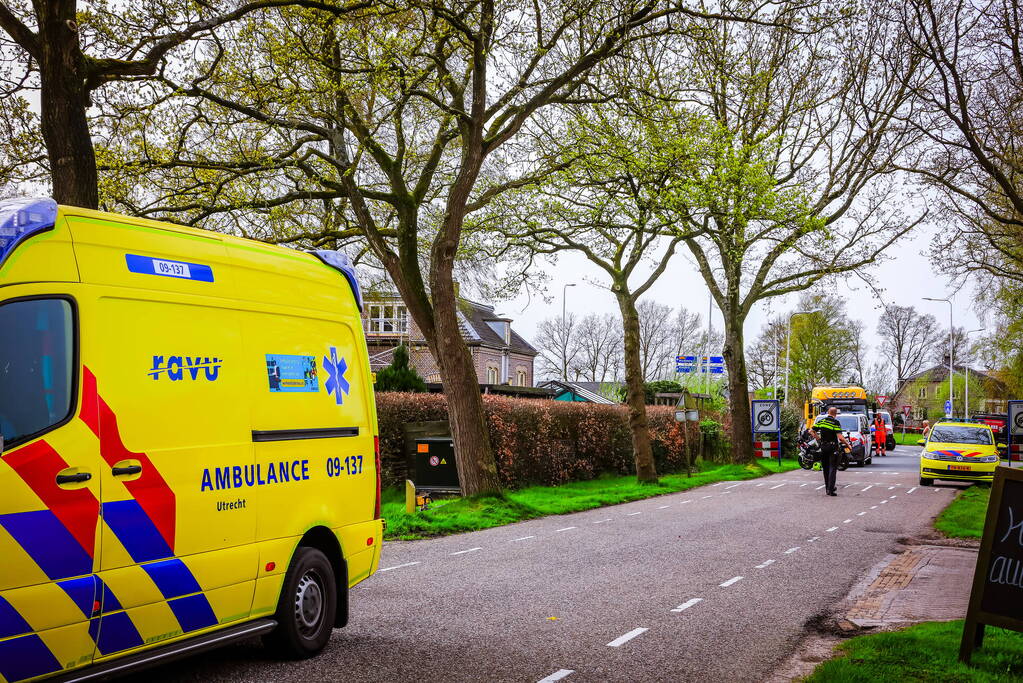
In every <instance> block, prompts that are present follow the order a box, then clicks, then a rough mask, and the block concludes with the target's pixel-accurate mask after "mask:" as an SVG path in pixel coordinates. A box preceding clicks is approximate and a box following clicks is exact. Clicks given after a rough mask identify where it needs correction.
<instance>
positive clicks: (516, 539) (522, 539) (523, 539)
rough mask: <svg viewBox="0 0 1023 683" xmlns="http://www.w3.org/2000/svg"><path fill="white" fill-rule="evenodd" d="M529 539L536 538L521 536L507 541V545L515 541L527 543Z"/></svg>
mask: <svg viewBox="0 0 1023 683" xmlns="http://www.w3.org/2000/svg"><path fill="white" fill-rule="evenodd" d="M531 538H536V536H523V537H522V538H513V539H512V540H511V541H509V543H514V542H515V541H528V540H529V539H531Z"/></svg>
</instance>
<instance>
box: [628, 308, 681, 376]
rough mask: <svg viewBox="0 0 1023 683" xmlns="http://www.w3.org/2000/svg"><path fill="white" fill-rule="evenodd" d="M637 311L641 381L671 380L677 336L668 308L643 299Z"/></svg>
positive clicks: (670, 311)
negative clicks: (642, 379) (641, 370)
mask: <svg viewBox="0 0 1023 683" xmlns="http://www.w3.org/2000/svg"><path fill="white" fill-rule="evenodd" d="M636 312H637V313H638V314H639V350H640V366H641V367H642V368H643V378H644V379H645V380H646V381H647V382H652V381H654V380H658V379H667V378H670V377H673V376H674V374H675V356H676V355H677V354H676V352H675V349H676V348H677V347H676V345H675V342H676V339H677V335H676V329H675V324H674V323H675V320H674V319H673V318H672V310H671V306H668V305H667V304H662V303H659V302H657V301H653V300H651V299H646V300H644V301H640V302H639V303H638V304H637V305H636ZM669 368H670V374H669Z"/></svg>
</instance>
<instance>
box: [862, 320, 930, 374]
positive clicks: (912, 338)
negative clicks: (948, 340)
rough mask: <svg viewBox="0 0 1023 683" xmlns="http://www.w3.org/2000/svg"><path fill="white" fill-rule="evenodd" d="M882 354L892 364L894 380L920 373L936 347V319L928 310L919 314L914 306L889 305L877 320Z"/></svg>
mask: <svg viewBox="0 0 1023 683" xmlns="http://www.w3.org/2000/svg"><path fill="white" fill-rule="evenodd" d="M877 334H878V336H879V337H880V338H881V354H882V356H883V357H884V359H885V360H886V361H887V362H888V363H890V364H891V367H892V369H893V370H894V372H895V379H896V381H897V382H901V381H902V380H903V378H906V377H910V376H912V375H915V374H916V373H918V372H920V371H921V370H923V369H924V367H925V366H926V364H927V362H928V360H930V359H931V358H932V355H933V353H934V349H935V348H937V346H938V336H939V335H940V329H939V327H938V321H937V320H936V319H935V317H934V316H933V315H931V314H929V313H918V312H917V310H916V309H915V308H914V307H913V306H898V305H890V306H888V307H887V308H886V309H885V312H884V314H883V315H882V316H881V319H880V320H878V323H877Z"/></svg>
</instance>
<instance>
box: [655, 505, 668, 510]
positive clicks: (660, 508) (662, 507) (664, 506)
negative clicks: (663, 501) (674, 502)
mask: <svg viewBox="0 0 1023 683" xmlns="http://www.w3.org/2000/svg"><path fill="white" fill-rule="evenodd" d="M670 507H671V506H670V505H662V506H661V507H659V508H657V509H658V510H663V509H665V508H670Z"/></svg>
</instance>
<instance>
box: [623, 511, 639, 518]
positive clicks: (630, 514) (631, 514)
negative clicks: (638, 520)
mask: <svg viewBox="0 0 1023 683" xmlns="http://www.w3.org/2000/svg"><path fill="white" fill-rule="evenodd" d="M641 514H643V513H642V512H630V513H629V514H627V515H625V516H626V517H633V516H635V515H641Z"/></svg>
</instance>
